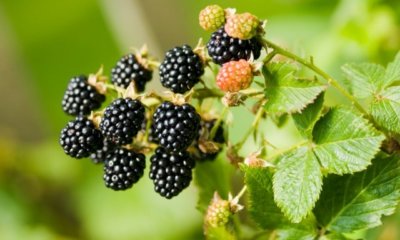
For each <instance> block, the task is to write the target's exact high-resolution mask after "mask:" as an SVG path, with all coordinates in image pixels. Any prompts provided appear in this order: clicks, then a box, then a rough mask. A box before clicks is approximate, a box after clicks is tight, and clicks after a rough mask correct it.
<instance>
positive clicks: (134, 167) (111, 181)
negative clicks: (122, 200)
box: [103, 148, 146, 190]
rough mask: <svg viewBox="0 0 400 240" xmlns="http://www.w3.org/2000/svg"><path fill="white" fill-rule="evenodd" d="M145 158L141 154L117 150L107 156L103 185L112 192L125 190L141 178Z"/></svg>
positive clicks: (122, 149)
mask: <svg viewBox="0 0 400 240" xmlns="http://www.w3.org/2000/svg"><path fill="white" fill-rule="evenodd" d="M145 167H146V158H145V156H144V155H143V154H141V153H135V152H134V151H131V150H128V149H125V148H117V149H115V150H114V151H113V152H111V153H109V154H108V155H107V158H106V161H105V164H104V176H103V179H104V183H105V185H106V187H108V188H111V189H113V190H126V189H128V188H131V187H132V185H133V184H134V183H136V182H137V181H139V179H140V178H141V177H142V176H143V172H144V168H145Z"/></svg>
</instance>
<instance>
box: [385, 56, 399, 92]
mask: <svg viewBox="0 0 400 240" xmlns="http://www.w3.org/2000/svg"><path fill="white" fill-rule="evenodd" d="M384 79H385V86H389V85H390V84H392V83H393V82H395V81H400V52H398V53H397V55H396V57H395V58H394V60H393V62H391V63H389V64H388V66H387V68H386V74H385V78H384Z"/></svg>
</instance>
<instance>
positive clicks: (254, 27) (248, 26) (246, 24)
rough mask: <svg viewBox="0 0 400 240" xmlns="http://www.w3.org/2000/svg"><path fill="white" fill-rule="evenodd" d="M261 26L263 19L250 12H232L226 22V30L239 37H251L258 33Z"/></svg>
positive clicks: (229, 33)
mask: <svg viewBox="0 0 400 240" xmlns="http://www.w3.org/2000/svg"><path fill="white" fill-rule="evenodd" d="M260 27H261V21H260V20H258V18H257V17H256V16H254V15H253V14H250V13H242V14H232V15H231V16H229V17H228V19H227V21H226V24H225V27H224V28H225V32H226V33H227V34H228V35H229V36H231V37H233V38H239V39H243V40H246V39H251V38H253V37H255V36H256V35H257V32H258V31H259V29H260Z"/></svg>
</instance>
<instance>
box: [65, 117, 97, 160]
mask: <svg viewBox="0 0 400 240" xmlns="http://www.w3.org/2000/svg"><path fill="white" fill-rule="evenodd" d="M60 145H61V147H62V148H63V149H64V152H65V153H66V154H68V155H69V156H71V157H74V158H83V157H88V156H89V155H90V154H91V153H93V152H95V151H97V150H98V149H100V148H101V147H102V146H103V137H102V135H101V132H100V131H99V130H97V129H96V128H95V126H94V124H93V122H92V121H90V120H88V119H87V118H86V117H83V116H78V117H77V118H75V120H72V121H69V122H68V124H67V126H65V127H64V128H63V129H62V130H61V136H60Z"/></svg>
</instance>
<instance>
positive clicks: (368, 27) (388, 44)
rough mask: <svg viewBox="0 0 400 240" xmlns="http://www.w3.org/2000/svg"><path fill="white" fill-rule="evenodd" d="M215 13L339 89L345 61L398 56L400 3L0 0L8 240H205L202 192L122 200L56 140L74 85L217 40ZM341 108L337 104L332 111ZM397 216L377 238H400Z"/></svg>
mask: <svg viewBox="0 0 400 240" xmlns="http://www.w3.org/2000/svg"><path fill="white" fill-rule="evenodd" d="M210 3H217V4H219V5H221V6H223V7H235V8H237V9H238V11H239V12H244V11H249V12H252V13H254V14H256V15H257V16H259V17H260V18H263V19H268V23H267V27H266V33H267V36H268V38H269V39H272V40H275V41H276V42H278V43H279V44H281V45H282V46H285V47H287V48H290V49H292V50H293V51H295V52H296V53H298V54H300V55H304V56H308V55H313V56H314V59H315V63H316V64H317V65H319V66H320V67H321V68H323V69H326V70H327V71H328V72H329V73H330V74H332V75H334V76H336V77H338V78H339V79H340V78H342V76H341V74H340V68H339V67H340V65H341V64H342V63H344V62H351V61H373V62H376V63H381V64H386V63H387V62H388V61H389V60H390V59H391V58H393V56H394V54H395V52H396V51H398V50H399V49H400V1H398V0H393V1H389V0H386V1H379V0H342V1H337V0H251V1H243V0H231V1H228V0H225V1H209V0H207V1H205V0H203V1H185V0H170V1H163V0H146V1H144V0H143V1H139V0H137V1H135V0H84V1H82V0H68V1H51V0H35V1H32V0H0V116H1V118H0V239H2V240H9V239H41V240H42V239H99V240H102V239H122V240H123V239H202V238H203V237H202V227H201V224H202V215H201V214H200V213H199V212H198V211H197V210H196V209H195V206H196V200H197V190H196V189H195V187H193V186H192V187H191V188H190V189H188V190H186V191H184V192H183V193H182V194H181V195H180V196H179V197H177V198H175V199H173V200H165V199H163V198H161V197H159V196H158V195H157V194H156V193H154V192H153V191H152V188H153V186H152V183H151V182H150V180H148V178H147V177H144V178H143V180H141V181H140V182H139V183H138V184H137V185H135V186H134V188H133V189H132V190H129V191H126V192H113V191H111V190H108V189H106V188H105V187H104V186H103V183H102V169H101V167H100V166H93V164H92V163H91V162H90V161H88V160H74V159H71V158H69V157H67V156H65V155H64V153H63V151H62V149H61V148H60V147H59V146H58V134H59V132H60V129H61V128H62V127H63V126H64V125H65V124H66V122H67V121H68V120H69V117H67V116H66V115H64V114H63V112H62V110H61V107H60V105H61V99H62V96H63V92H64V90H65V88H66V85H67V83H68V81H69V79H70V78H71V77H72V76H74V75H77V74H80V73H85V74H87V73H91V72H96V71H97V69H98V68H99V67H100V65H101V64H103V65H104V67H105V71H106V73H107V74H108V73H109V72H110V70H111V68H112V67H113V65H114V64H115V62H116V61H117V60H118V59H119V58H120V57H121V56H122V54H124V53H127V52H128V51H129V50H130V48H131V47H140V46H141V45H142V44H144V43H146V44H147V45H148V47H149V49H150V52H151V53H152V54H154V55H155V56H157V57H158V58H159V59H162V57H163V52H165V51H166V50H168V49H169V48H172V47H174V46H176V45H181V44H184V43H189V44H190V45H192V46H194V45H195V44H196V43H197V40H198V38H199V37H203V38H204V39H206V40H207V39H208V37H209V33H205V32H202V31H201V29H200V27H199V26H198V24H197V15H198V12H199V11H200V10H201V9H202V8H203V7H204V6H206V5H208V4H210ZM155 75H156V74H155ZM149 88H159V84H157V81H153V83H152V84H151V86H150V87H149ZM340 101H341V99H340V97H339V96H338V95H336V94H335V93H334V92H333V93H330V95H329V98H328V103H330V104H335V103H337V102H340ZM238 111H242V110H238ZM243 118H244V119H242V120H243V121H244V123H247V122H250V121H251V117H248V116H246V114H245V115H244V116H243ZM275 132H276V134H279V131H275ZM240 133H241V132H240V128H237V129H235V128H234V129H233V135H234V136H235V135H240ZM192 185H194V184H192ZM399 215H400V214H398V215H397V216H393V217H390V218H387V219H385V221H386V222H387V224H386V225H385V227H381V228H377V229H374V230H372V231H369V232H368V233H367V236H368V238H370V239H389V240H390V239H400V233H399V229H398V226H399V225H400V221H399V219H400V216H399ZM396 226H397V227H396Z"/></svg>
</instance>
